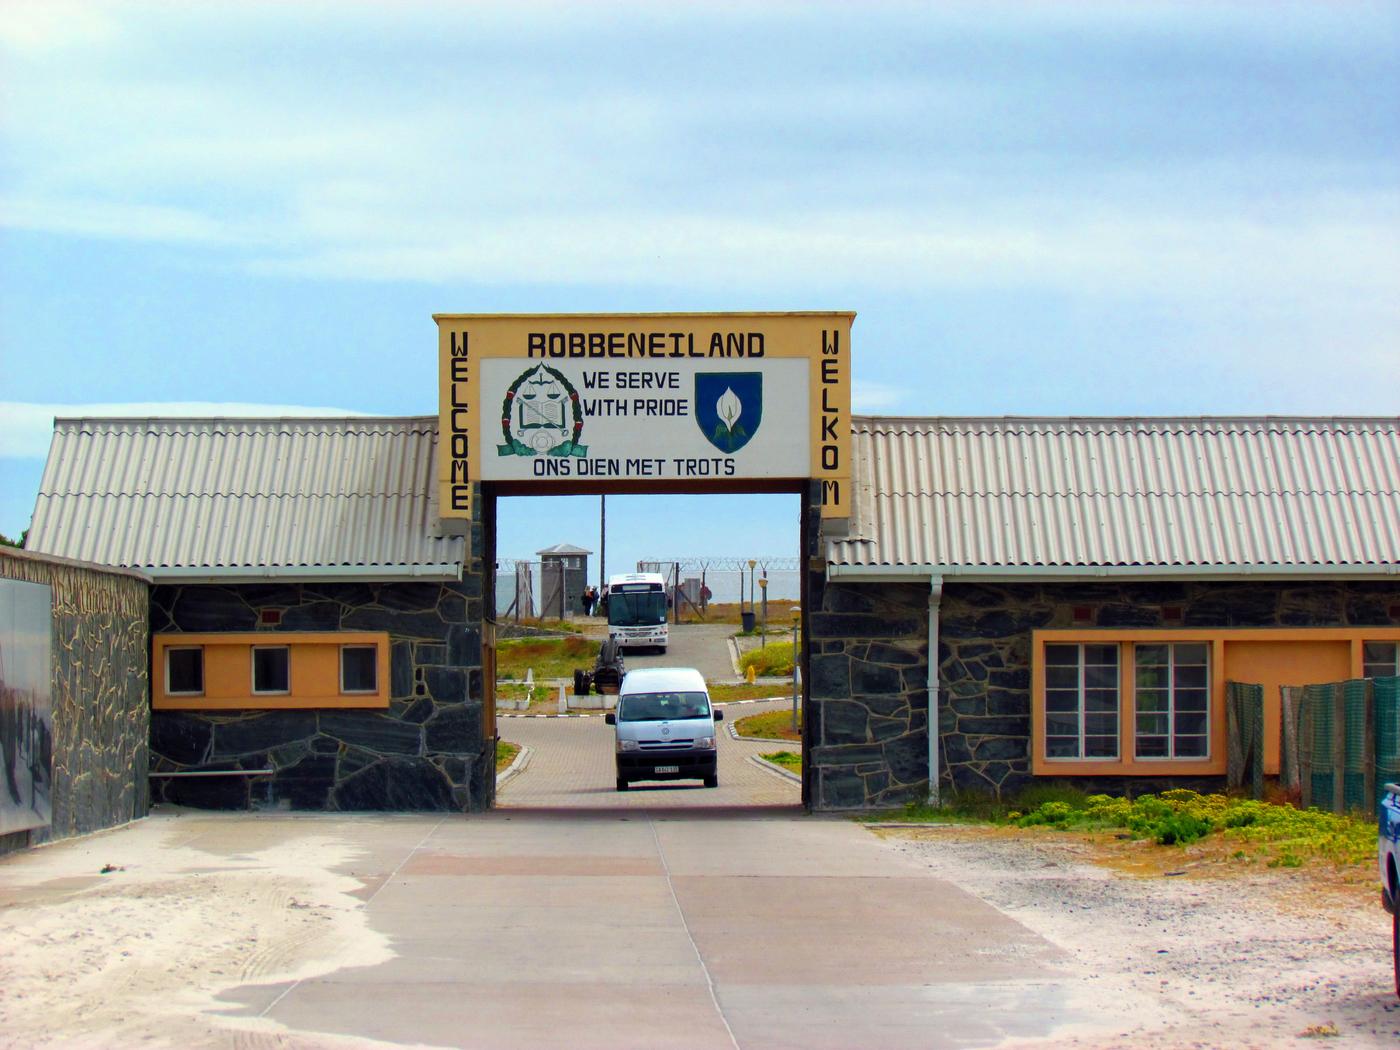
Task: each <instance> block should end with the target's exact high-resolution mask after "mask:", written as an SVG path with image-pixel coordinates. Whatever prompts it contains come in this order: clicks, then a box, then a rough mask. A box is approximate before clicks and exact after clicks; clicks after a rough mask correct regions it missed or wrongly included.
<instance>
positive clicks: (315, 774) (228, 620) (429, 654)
mask: <svg viewBox="0 0 1400 1050" xmlns="http://www.w3.org/2000/svg"><path fill="white" fill-rule="evenodd" d="M470 542H471V549H472V551H473V557H472V558H471V559H470V560H469V562H468V564H467V566H466V570H465V571H464V573H463V578H462V580H461V582H455V581H454V582H448V583H437V582H433V583H426V582H425V583H323V584H318V583H287V584H265V585H251V584H231V585H225V586H214V585H207V584H201V585H193V584H191V585H184V586H174V585H158V586H156V587H154V588H152V591H151V630H152V631H153V632H156V633H162V632H169V631H257V632H259V633H260V634H267V635H270V636H275V635H276V633H277V632H279V631H342V630H343V631H386V632H388V635H389V641H390V653H389V677H390V704H389V707H388V708H387V709H383V710H346V709H326V710H301V711H293V710H285V711H269V710H247V711H217V712H213V711H211V712H200V711H156V712H154V714H153V718H152V726H151V751H152V761H153V766H152V768H153V770H154V771H155V772H166V771H185V770H210V771H212V770H257V769H271V770H273V772H272V773H271V774H268V775H261V776H252V777H246V776H227V777H218V776H214V777H190V778H184V779H182V778H156V779H155V780H153V785H154V791H155V793H156V795H157V798H158V799H159V800H162V801H169V802H177V803H181V804H185V805H195V806H205V807H212V808H245V807H250V806H273V807H289V808H292V809H320V810H457V811H463V810H483V809H487V808H489V807H490V806H491V805H492V803H493V802H494V801H495V792H496V760H495V759H496V749H495V741H494V739H490V740H488V739H485V737H484V733H483V721H482V704H483V683H482V668H481V623H482V609H483V605H482V586H483V578H482V571H481V567H482V561H481V557H480V552H481V550H482V534H481V525H480V523H479V521H478V523H477V524H474V525H473V526H472V536H471V541H470ZM263 609H279V610H282V621H281V623H280V625H278V626H277V627H272V628H260V627H259V626H258V615H259V612H260V611H261V610H263Z"/></svg>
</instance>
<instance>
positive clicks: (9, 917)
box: [0, 817, 392, 1050]
mask: <svg viewBox="0 0 1400 1050" xmlns="http://www.w3.org/2000/svg"><path fill="white" fill-rule="evenodd" d="M183 824H184V825H185V826H187V830H186V827H181V826H178V824H177V822H176V821H175V820H172V819H165V820H155V819H150V820H145V821H141V822H139V823H137V824H134V825H129V826H128V827H126V828H122V829H116V830H114V831H110V832H105V833H101V834H96V835H90V836H87V837H85V838H83V839H81V840H76V841H71V840H70V841H68V842H62V843H58V844H56V845H54V846H48V847H43V848H40V849H38V850H34V851H31V852H29V853H28V854H26V855H25V856H24V863H23V864H22V865H21V864H18V863H15V861H16V860H17V859H18V858H16V857H10V858H5V859H4V860H0V876H3V879H0V885H3V890H0V945H3V950H0V1047H7V1048H8V1047H26V1048H28V1047H64V1048H69V1047H72V1048H84V1050H85V1048H88V1047H92V1048H98V1047H104V1048H105V1047H114V1046H123V1047H125V1046H143V1047H194V1046H200V1047H203V1046H230V1047H248V1048H260V1047H283V1048H295V1050H310V1047H313V1046H314V1047H332V1048H355V1047H362V1046H363V1047H370V1046H378V1045H380V1044H374V1043H370V1042H364V1041H360V1040H355V1039H340V1038H336V1037H326V1036H317V1037H315V1039H314V1041H307V1040H304V1039H303V1038H301V1037H298V1036H295V1035H289V1034H287V1033H286V1032H285V1031H283V1030H282V1029H281V1028H280V1027H279V1026H278V1025H275V1024H273V1023H272V1022H270V1021H267V1020H265V1019H262V1018H260V1017H258V1016H255V1015H254V1016H249V1015H248V1011H247V1010H245V1009H239V1008H238V1007H237V1006H236V1005H234V1004H232V1003H230V1002H228V1001H223V1000H221V999H220V998H219V997H220V994H221V993H222V992H225V991H227V990H230V989H233V988H237V987H240V986H245V985H249V984H256V985H261V984H270V985H273V986H275V985H276V984H277V983H278V982H288V983H289V982H295V981H297V980H302V979H306V978H309V977H313V976H315V975H318V974H321V973H325V972H330V971H333V970H335V969H337V968H339V967H342V966H353V965H373V964H375V963H377V962H380V961H383V960H384V959H386V958H389V957H390V956H391V955H392V953H391V952H390V951H389V950H388V947H387V944H386V942H385V938H383V937H382V936H380V935H379V934H377V933H375V932H374V931H372V930H371V929H369V927H368V925H367V924H366V921H365V919H364V910H363V907H362V903H363V900H362V898H363V893H364V883H363V882H362V881H361V880H360V879H356V878H352V877H347V876H343V875H337V874H335V873H334V871H332V870H331V869H332V868H333V867H335V866H337V865H338V864H340V863H341V862H342V861H344V860H345V859H346V857H345V855H344V847H342V846H340V845H337V844H336V843H335V842H333V841H331V840H329V839H327V840H320V841H318V840H316V839H315V838H311V839H306V838H301V839H297V840H294V841H293V842H292V843H291V844H290V845H281V846H274V847H271V848H269V849H265V850H254V851H249V852H247V853H244V854H242V855H240V856H239V857H238V858H237V859H236V861H235V863H234V864H233V865H232V866H229V865H227V864H225V863H223V862H222V861H221V862H220V865H219V867H218V868H211V867H210V866H209V865H210V860H211V858H210V856H209V854H207V853H204V852H202V851H200V850H199V849H197V848H194V847H193V846H192V845H190V844H188V843H191V842H193V841H194V840H195V839H197V838H198V836H199V834H200V833H201V831H202V830H203V822H201V821H200V820H199V818H197V817H196V818H186V819H185V820H184V821H183ZM182 839H184V840H185V841H184V842H182ZM104 868H105V869H107V870H106V872H105V873H104V871H103V869H104ZM274 991H275V987H274ZM254 1013H256V1012H254ZM235 1015H236V1016H235ZM94 1033H100V1035H95V1034H94Z"/></svg>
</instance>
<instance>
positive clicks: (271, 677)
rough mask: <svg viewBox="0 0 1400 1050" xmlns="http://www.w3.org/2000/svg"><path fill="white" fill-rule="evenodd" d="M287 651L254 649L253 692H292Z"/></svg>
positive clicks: (282, 649)
mask: <svg viewBox="0 0 1400 1050" xmlns="http://www.w3.org/2000/svg"><path fill="white" fill-rule="evenodd" d="M290 688H291V687H290V676H289V674H288V659H287V649H286V648H285V647H281V646H279V647H277V648H261V647H259V648H254V649H253V692H255V693H285V692H288V691H289V690H290Z"/></svg>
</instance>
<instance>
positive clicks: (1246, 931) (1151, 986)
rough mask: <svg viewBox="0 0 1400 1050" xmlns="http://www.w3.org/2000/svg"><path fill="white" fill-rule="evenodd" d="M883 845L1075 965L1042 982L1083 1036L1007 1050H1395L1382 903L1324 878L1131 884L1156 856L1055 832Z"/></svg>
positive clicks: (1242, 873) (1288, 874)
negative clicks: (1288, 1049)
mask: <svg viewBox="0 0 1400 1050" xmlns="http://www.w3.org/2000/svg"><path fill="white" fill-rule="evenodd" d="M877 834H880V835H882V836H883V837H885V838H886V840H887V842H888V844H889V845H890V846H891V848H893V849H896V850H898V851H900V852H901V853H904V854H906V855H908V856H910V857H911V858H913V859H915V860H916V861H918V862H919V863H921V864H923V865H925V866H926V867H927V868H929V869H930V870H931V872H932V873H933V874H936V875H938V876H939V877H942V878H946V879H948V880H950V881H951V882H954V883H956V884H957V885H958V886H960V887H962V888H963V889H965V890H967V891H968V892H970V893H973V894H975V895H976V896H978V897H980V898H982V899H983V900H985V901H987V902H988V903H989V904H991V905H992V906H993V907H996V908H998V909H999V910H1001V911H1002V912H1004V913H1005V914H1007V915H1009V916H1011V917H1012V918H1014V919H1016V920H1017V921H1019V922H1021V923H1023V924H1025V925H1026V926H1028V927H1029V928H1030V929H1032V930H1034V931H1035V932H1036V933H1039V934H1040V935H1041V936H1043V937H1045V938H1046V939H1047V940H1049V941H1050V942H1052V943H1053V944H1055V945H1056V946H1058V947H1059V948H1061V949H1063V950H1064V952H1065V953H1066V955H1067V962H1066V963H1065V964H1064V967H1063V972H1062V973H1060V974H1047V978H1056V979H1058V980H1060V981H1061V982H1062V985H1063V987H1064V988H1065V993H1066V995H1067V996H1068V999H1069V1001H1068V1002H1067V1006H1069V1007H1070V1008H1071V1009H1070V1011H1069V1012H1070V1013H1072V1014H1074V1015H1076V1016H1079V1017H1083V1018H1085V1019H1086V1020H1085V1021H1084V1022H1083V1023H1080V1024H1076V1025H1073V1026H1071V1027H1069V1028H1067V1029H1065V1030H1062V1031H1061V1032H1058V1033H1057V1034H1056V1036H1055V1037H1054V1038H1053V1040H1048V1041H1043V1042H1040V1041H1037V1042H1032V1043H1025V1042H1021V1043H1015V1044H1007V1045H1008V1046H1011V1045H1015V1046H1057V1047H1081V1048H1088V1047H1121V1046H1133V1047H1164V1048H1165V1047H1173V1048H1174V1047H1261V1048H1262V1047H1278V1046H1293V1045H1296V1046H1314V1047H1315V1046H1318V1045H1319V1044H1321V1045H1324V1046H1326V1045H1334V1046H1357V1047H1360V1046H1385V1047H1400V1000H1397V998H1396V995H1395V988H1394V979H1393V976H1392V972H1391V946H1390V917H1389V916H1388V915H1387V914H1386V913H1385V912H1384V911H1383V910H1382V908H1381V906H1380V901H1379V892H1378V887H1377V890H1376V891H1375V892H1370V891H1368V890H1366V889H1364V888H1361V887H1358V886H1357V885H1356V880H1355V879H1352V880H1350V884H1349V885H1340V884H1339V882H1340V880H1338V879H1337V878H1336V877H1335V875H1332V874H1331V873H1330V871H1329V869H1327V868H1326V867H1319V868H1312V869H1290V868H1278V869H1270V868H1266V867H1264V866H1262V865H1257V866H1256V865H1251V866H1250V867H1248V868H1245V869H1234V870H1229V871H1226V872H1220V871H1213V872H1210V873H1201V872H1199V871H1194V870H1192V865H1191V863H1190V862H1189V860H1187V855H1186V854H1184V853H1183V854H1181V855H1180V856H1181V857H1182V861H1181V862H1177V861H1175V859H1174V858H1171V855H1168V857H1169V859H1168V861H1167V863H1168V864H1171V865H1174V867H1172V868H1169V869H1168V870H1169V871H1170V872H1171V874H1166V873H1164V872H1162V870H1161V867H1160V865H1156V864H1144V865H1140V867H1141V869H1142V873H1135V872H1132V868H1133V865H1132V864H1131V863H1129V864H1127V865H1124V863H1123V859H1124V855H1125V854H1126V855H1128V856H1129V857H1131V855H1132V852H1133V851H1134V850H1137V851H1138V852H1139V853H1141V854H1143V855H1146V854H1147V853H1148V852H1152V853H1154V854H1155V855H1158V856H1160V850H1157V848H1156V847H1151V846H1148V845H1147V844H1138V843H1132V844H1120V845H1119V848H1118V849H1116V850H1110V849H1107V848H1106V847H1103V846H1100V845H1099V844H1097V843H1094V842H1092V841H1089V840H1086V839H1085V838H1083V837H1081V836H1075V835H1068V834H1063V833H1055V832H1031V833H1027V832H1009V831H1007V830H1004V829H986V828H975V827H965V826H938V827H932V828H926V829H919V830H908V829H890V830H882V831H879V832H877ZM1106 862H1107V863H1112V864H1114V865H1116V867H1110V866H1107V863H1106ZM1124 868H1127V869H1128V870H1127V871H1125V870H1124ZM1334 1032H1335V1034H1334Z"/></svg>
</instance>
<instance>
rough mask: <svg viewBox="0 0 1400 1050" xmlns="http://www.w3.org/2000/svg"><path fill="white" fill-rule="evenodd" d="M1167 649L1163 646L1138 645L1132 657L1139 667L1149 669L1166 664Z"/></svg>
mask: <svg viewBox="0 0 1400 1050" xmlns="http://www.w3.org/2000/svg"><path fill="white" fill-rule="evenodd" d="M1167 649H1168V647H1167V646H1165V645H1139V646H1136V647H1135V651H1134V656H1135V657H1136V659H1137V665H1138V666H1139V667H1151V666H1153V665H1154V664H1165V663H1166V662H1167Z"/></svg>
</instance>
